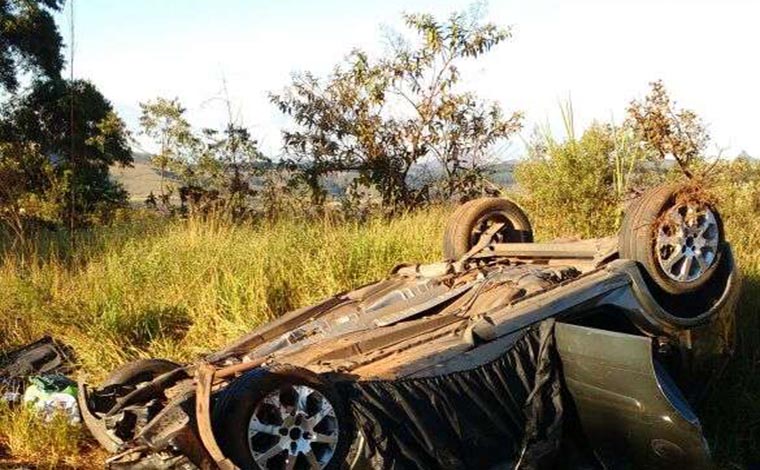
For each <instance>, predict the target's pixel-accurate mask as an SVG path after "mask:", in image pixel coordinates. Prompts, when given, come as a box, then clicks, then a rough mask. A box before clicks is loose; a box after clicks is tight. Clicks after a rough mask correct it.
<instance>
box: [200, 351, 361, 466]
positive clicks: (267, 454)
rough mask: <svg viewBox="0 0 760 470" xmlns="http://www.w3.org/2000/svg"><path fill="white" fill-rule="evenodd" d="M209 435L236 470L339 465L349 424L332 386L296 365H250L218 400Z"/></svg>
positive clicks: (346, 448)
mask: <svg viewBox="0 0 760 470" xmlns="http://www.w3.org/2000/svg"><path fill="white" fill-rule="evenodd" d="M213 424H214V434H215V436H216V440H217V441H218V442H219V445H220V447H221V449H222V451H223V452H224V453H225V455H227V457H228V458H230V459H231V460H232V461H233V462H234V463H235V464H236V465H237V466H238V467H240V468H241V469H255V470H259V469H261V470H265V469H266V470H289V469H296V470H322V469H327V470H331V469H340V468H341V467H342V464H343V462H345V459H346V456H347V455H348V453H349V450H350V447H351V442H352V435H353V426H352V420H351V418H350V416H349V415H348V414H347V412H346V409H345V406H344V404H343V400H342V399H341V397H340V396H339V394H338V393H337V391H336V390H335V388H334V387H333V386H332V385H331V384H329V383H327V382H326V381H324V380H322V379H321V378H320V377H319V376H318V375H316V374H314V373H312V372H310V371H308V370H305V369H301V368H298V367H293V366H285V365H282V366H275V367H273V368H271V369H263V368H262V369H255V370H253V371H251V372H249V373H247V374H245V375H243V376H241V377H239V378H238V379H236V380H235V381H233V382H232V383H231V384H230V385H229V387H227V389H225V390H224V391H223V392H222V394H221V395H220V396H219V397H218V398H217V400H216V402H215V403H214V411H213Z"/></svg>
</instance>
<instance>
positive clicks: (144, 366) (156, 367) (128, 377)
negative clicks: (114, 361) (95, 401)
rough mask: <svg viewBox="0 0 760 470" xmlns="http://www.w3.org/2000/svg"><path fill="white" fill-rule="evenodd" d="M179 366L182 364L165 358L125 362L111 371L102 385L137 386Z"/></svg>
mask: <svg viewBox="0 0 760 470" xmlns="http://www.w3.org/2000/svg"><path fill="white" fill-rule="evenodd" d="M179 367H182V366H180V365H179V364H177V363H176V362H172V361H167V360H165V359H138V360H136V361H132V362H129V363H127V364H124V365H123V366H121V367H119V368H118V369H116V370H114V371H113V372H111V373H110V374H109V375H108V377H106V379H105V380H104V381H103V383H102V384H101V385H100V387H101V388H103V387H108V386H112V385H128V386H135V385H137V384H140V383H143V382H150V381H151V380H153V379H155V378H156V377H158V376H159V375H162V374H165V373H167V372H170V371H173V370H174V369H177V368H179Z"/></svg>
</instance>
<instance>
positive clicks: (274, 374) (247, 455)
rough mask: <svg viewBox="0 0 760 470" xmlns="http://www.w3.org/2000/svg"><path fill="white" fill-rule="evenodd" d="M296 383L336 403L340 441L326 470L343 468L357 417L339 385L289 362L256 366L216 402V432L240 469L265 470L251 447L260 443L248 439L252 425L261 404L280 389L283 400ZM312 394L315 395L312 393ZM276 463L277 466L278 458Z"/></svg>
mask: <svg viewBox="0 0 760 470" xmlns="http://www.w3.org/2000/svg"><path fill="white" fill-rule="evenodd" d="M294 385H295V386H297V385H305V386H307V387H309V388H311V389H312V390H314V391H316V392H319V394H321V395H322V397H323V398H324V399H325V400H326V401H327V402H329V404H330V405H332V408H333V410H334V411H335V419H336V421H337V427H338V430H337V437H338V440H337V444H336V446H335V448H334V452H333V453H332V457H330V460H329V463H328V464H327V466H326V467H324V468H325V469H326V470H337V469H341V468H343V465H344V463H345V461H346V458H347V456H348V454H349V451H350V450H351V445H352V442H353V436H354V426H353V419H352V418H351V416H350V415H349V414H348V413H347V411H346V405H345V403H344V400H343V399H342V398H341V397H340V395H339V394H338V392H337V391H336V389H335V387H333V386H332V385H331V384H329V383H327V382H326V381H324V380H322V379H321V378H320V377H319V376H318V375H316V374H314V373H312V372H310V371H308V370H306V369H302V368H299V367H294V366H289V365H277V366H274V367H272V368H269V369H264V368H259V369H254V370H252V371H250V372H248V373H246V374H245V375H243V376H241V377H239V378H237V379H235V380H234V381H233V382H232V383H231V384H230V385H229V386H228V387H227V388H226V389H224V390H223V391H222V392H221V393H220V395H219V396H218V397H217V398H216V400H215V402H214V405H213V412H212V422H213V426H214V435H215V437H216V440H217V442H218V443H219V446H220V448H221V449H222V452H224V454H225V456H227V457H228V458H229V459H230V460H232V461H233V462H234V463H235V465H237V466H238V467H239V468H241V469H243V470H259V469H262V467H260V466H259V465H258V464H257V463H256V461H255V460H254V456H253V453H252V450H251V446H254V445H256V444H258V443H255V442H253V439H251V441H250V442H249V438H248V429H249V424H250V422H251V418H252V417H253V414H254V412H255V411H256V407H257V405H259V403H261V402H262V401H263V400H264V399H265V398H266V397H268V396H271V394H272V393H273V392H275V393H276V392H277V391H280V393H281V395H278V396H279V397H280V398H279V399H280V400H283V401H284V400H285V394H286V393H288V390H290V388H291V387H292V386H294ZM312 395H314V394H313V393H312ZM262 409H263V408H260V412H261V410H262ZM264 411H266V410H264ZM259 419H260V420H263V419H264V417H259ZM262 422H263V421H262ZM323 422H324V420H323ZM268 424H269V423H268ZM283 429H284V428H283ZM291 429H292V428H291ZM320 432H321V431H320ZM304 435H305V433H304ZM283 436H287V434H283ZM254 437H255V436H254ZM264 437H266V436H264ZM282 438H285V437H282ZM282 438H280V439H282ZM276 442H278V441H276ZM280 452H281V453H280V454H279V458H283V459H284V457H285V455H287V453H286V452H285V451H284V450H283V451H280ZM302 455H303V454H300V453H299V454H297V455H296V457H295V458H297V459H299V460H301V461H303V459H304V457H303V456H302ZM275 458H278V457H275ZM299 460H297V461H296V464H298V463H299ZM268 463H269V462H268ZM274 465H275V466H276V465H277V461H275V463H274ZM296 468H298V466H297V467H296Z"/></svg>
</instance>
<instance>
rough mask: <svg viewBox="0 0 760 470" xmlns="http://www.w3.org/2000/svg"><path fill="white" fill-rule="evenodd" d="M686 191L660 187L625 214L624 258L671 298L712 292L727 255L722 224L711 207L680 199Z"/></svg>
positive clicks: (676, 187)
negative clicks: (635, 265)
mask: <svg viewBox="0 0 760 470" xmlns="http://www.w3.org/2000/svg"><path fill="white" fill-rule="evenodd" d="M681 194H682V193H681V187H680V186H678V185H666V186H659V187H656V188H654V189H652V190H650V191H648V192H646V193H644V195H643V196H642V197H641V198H640V199H639V200H638V201H636V202H635V203H634V204H633V205H632V206H631V207H629V209H628V210H627V211H626V214H625V217H624V218H623V223H622V226H621V231H620V247H619V248H620V256H621V257H622V258H628V259H632V260H634V261H637V262H638V263H640V264H641V265H642V266H643V267H644V269H645V270H646V272H647V274H648V275H649V277H650V278H651V280H652V281H653V282H654V283H655V284H656V286H657V287H658V288H660V289H662V290H663V291H664V292H666V293H668V294H671V295H681V294H687V293H693V292H696V291H698V290H701V289H703V288H705V287H707V285H708V284H710V283H711V281H712V280H713V278H714V275H715V273H716V271H718V267H719V265H720V263H721V259H722V256H723V245H724V239H723V222H722V220H721V217H720V214H719V213H718V211H717V210H716V209H715V207H713V206H712V205H711V204H709V203H708V202H705V201H700V200H699V199H697V198H693V197H685V196H681Z"/></svg>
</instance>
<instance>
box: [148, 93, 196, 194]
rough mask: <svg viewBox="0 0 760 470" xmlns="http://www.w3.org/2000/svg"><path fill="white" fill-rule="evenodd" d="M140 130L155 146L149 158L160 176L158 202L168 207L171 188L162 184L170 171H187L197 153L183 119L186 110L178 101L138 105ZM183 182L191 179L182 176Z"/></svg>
mask: <svg viewBox="0 0 760 470" xmlns="http://www.w3.org/2000/svg"><path fill="white" fill-rule="evenodd" d="M140 109H141V111H142V113H141V115H140V127H141V128H142V133H143V134H144V135H146V136H148V137H150V138H152V139H153V140H154V141H155V142H156V144H157V145H158V149H159V150H158V153H156V154H155V155H153V157H152V158H151V164H152V165H153V166H154V167H155V168H156V169H157V170H158V172H159V174H160V176H161V183H160V192H161V194H160V199H161V202H162V203H163V204H164V205H168V202H169V197H170V196H171V192H172V191H173V188H171V187H169V188H168V191H167V188H166V185H165V179H166V175H167V174H168V172H169V171H170V170H175V171H179V172H182V170H183V169H187V168H188V165H187V163H188V161H189V160H190V159H192V158H193V157H194V155H195V154H196V152H197V150H198V144H199V141H198V138H197V137H196V136H195V134H194V133H193V129H192V126H191V125H190V123H189V122H188V121H187V119H186V118H185V112H186V110H185V108H184V107H182V105H181V104H180V102H179V99H177V98H174V99H171V100H170V99H166V98H160V97H159V98H156V99H154V100H152V101H148V102H145V103H140ZM183 176H184V177H185V179H188V178H192V175H191V174H187V173H185V174H184V175H183Z"/></svg>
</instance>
